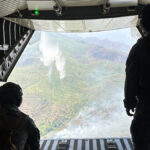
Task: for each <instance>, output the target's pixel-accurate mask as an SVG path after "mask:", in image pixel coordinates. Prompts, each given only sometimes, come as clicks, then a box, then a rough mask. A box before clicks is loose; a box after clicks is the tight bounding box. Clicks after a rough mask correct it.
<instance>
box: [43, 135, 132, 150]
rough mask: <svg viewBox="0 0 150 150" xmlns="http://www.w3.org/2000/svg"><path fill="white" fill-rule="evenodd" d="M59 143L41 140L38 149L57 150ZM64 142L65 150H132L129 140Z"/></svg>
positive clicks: (107, 139)
mask: <svg viewBox="0 0 150 150" xmlns="http://www.w3.org/2000/svg"><path fill="white" fill-rule="evenodd" d="M61 141H62V140H60V139H56V140H50V139H49V140H41V141H40V149H41V150H58V149H59V143H61ZM65 141H66V143H67V145H68V149H67V150H133V145H132V141H131V139H130V138H100V139H66V140H65ZM111 143H114V145H115V146H114V145H113V144H111ZM115 147H116V148H115Z"/></svg>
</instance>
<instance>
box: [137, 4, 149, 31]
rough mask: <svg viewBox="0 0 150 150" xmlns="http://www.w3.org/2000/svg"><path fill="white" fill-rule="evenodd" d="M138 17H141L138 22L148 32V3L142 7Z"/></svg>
mask: <svg viewBox="0 0 150 150" xmlns="http://www.w3.org/2000/svg"><path fill="white" fill-rule="evenodd" d="M139 18H140V19H141V22H140V23H141V25H142V26H143V28H144V29H145V30H146V31H147V32H149V33H150V4H148V5H146V6H145V7H144V8H143V9H142V11H141V13H140V15H139Z"/></svg>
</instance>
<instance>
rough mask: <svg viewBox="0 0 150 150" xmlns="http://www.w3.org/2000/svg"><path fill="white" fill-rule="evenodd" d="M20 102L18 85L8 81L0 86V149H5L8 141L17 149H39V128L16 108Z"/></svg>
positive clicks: (20, 91) (20, 93) (20, 96)
mask: <svg viewBox="0 0 150 150" xmlns="http://www.w3.org/2000/svg"><path fill="white" fill-rule="evenodd" d="M21 103H22V89H21V87H20V86H19V85H17V84H14V83H11V82H8V83H6V84H4V85H2V86H1V87H0V149H5V148H4V147H7V146H6V145H7V144H6V142H8V144H9V145H10V143H11V147H16V148H17V150H39V142H40V134H39V130H38V129H37V127H36V126H35V124H34V121H33V120H32V119H31V118H30V117H29V116H27V115H26V114H24V113H23V112H21V111H20V110H19V109H18V107H19V106H20V105H21ZM6 149H7V148H6Z"/></svg>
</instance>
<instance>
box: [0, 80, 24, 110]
mask: <svg viewBox="0 0 150 150" xmlns="http://www.w3.org/2000/svg"><path fill="white" fill-rule="evenodd" d="M21 103H22V89H21V87H20V86H19V85H18V84H15V83H12V82H7V83H6V84H4V85H2V86H1V87H0V105H15V106H17V107H19V106H20V105H21Z"/></svg>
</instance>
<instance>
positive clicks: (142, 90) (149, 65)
mask: <svg viewBox="0 0 150 150" xmlns="http://www.w3.org/2000/svg"><path fill="white" fill-rule="evenodd" d="M135 97H136V98H135ZM125 100H126V103H127V104H128V105H129V106H131V108H132V107H136V112H135V114H134V119H133V121H132V124H131V128H130V129H131V135H132V140H133V143H134V147H135V150H150V36H147V37H145V38H141V39H139V40H138V41H137V43H136V44H135V45H134V46H133V47H132V49H131V51H130V54H129V56H128V59H127V62H126V81H125Z"/></svg>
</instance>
